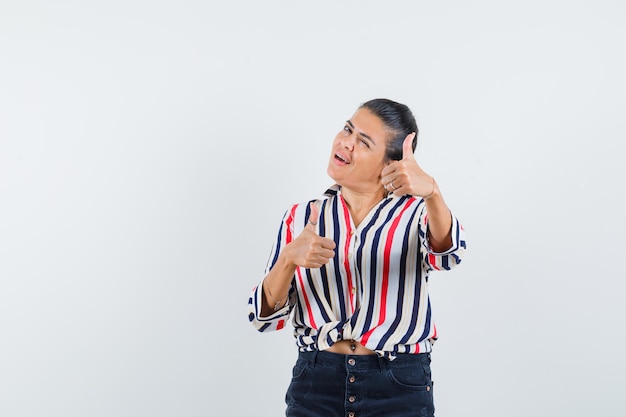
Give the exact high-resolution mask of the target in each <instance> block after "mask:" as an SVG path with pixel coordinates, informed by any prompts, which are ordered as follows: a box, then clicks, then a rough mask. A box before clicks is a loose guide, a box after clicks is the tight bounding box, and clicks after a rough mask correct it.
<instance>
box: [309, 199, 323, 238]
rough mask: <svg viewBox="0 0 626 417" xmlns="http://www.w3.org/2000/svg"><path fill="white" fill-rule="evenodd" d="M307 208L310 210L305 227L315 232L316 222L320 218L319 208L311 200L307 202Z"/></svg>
mask: <svg viewBox="0 0 626 417" xmlns="http://www.w3.org/2000/svg"><path fill="white" fill-rule="evenodd" d="M309 208H310V209H311V212H310V213H309V221H308V222H307V224H306V228H307V229H309V230H310V231H312V232H316V230H317V222H318V221H319V219H320V210H319V209H318V208H317V206H316V205H315V204H313V202H311V203H309Z"/></svg>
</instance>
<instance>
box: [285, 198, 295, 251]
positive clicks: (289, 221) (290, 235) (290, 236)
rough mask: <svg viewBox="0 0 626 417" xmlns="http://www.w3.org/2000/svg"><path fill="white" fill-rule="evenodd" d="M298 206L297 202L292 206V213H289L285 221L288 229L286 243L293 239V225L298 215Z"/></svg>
mask: <svg viewBox="0 0 626 417" xmlns="http://www.w3.org/2000/svg"><path fill="white" fill-rule="evenodd" d="M297 208H298V205H297V204H295V205H294V206H293V207H292V208H291V213H289V217H287V221H286V222H285V224H286V225H287V230H286V231H285V243H291V241H292V240H293V231H292V227H293V226H292V225H293V219H294V217H295V215H296V209H297Z"/></svg>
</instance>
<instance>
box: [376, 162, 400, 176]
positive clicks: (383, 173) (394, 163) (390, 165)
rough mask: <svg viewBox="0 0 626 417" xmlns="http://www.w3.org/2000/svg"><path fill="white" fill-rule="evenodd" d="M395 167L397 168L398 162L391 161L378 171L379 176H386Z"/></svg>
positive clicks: (391, 172) (394, 169)
mask: <svg viewBox="0 0 626 417" xmlns="http://www.w3.org/2000/svg"><path fill="white" fill-rule="evenodd" d="M397 169H398V162H397V161H393V162H391V163H390V164H389V165H387V166H386V167H384V168H383V170H382V171H381V172H380V176H381V177H388V176H389V175H391V174H393V173H394V172H395V171H396V170H397Z"/></svg>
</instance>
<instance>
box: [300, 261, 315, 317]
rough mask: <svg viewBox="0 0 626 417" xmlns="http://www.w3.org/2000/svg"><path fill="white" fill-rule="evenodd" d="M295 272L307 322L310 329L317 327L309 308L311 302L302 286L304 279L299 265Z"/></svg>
mask: <svg viewBox="0 0 626 417" xmlns="http://www.w3.org/2000/svg"><path fill="white" fill-rule="evenodd" d="M296 274H297V275H298V281H299V282H300V287H301V288H302V297H303V298H304V304H305V306H306V312H307V314H308V316H309V323H310V324H311V328H312V329H317V326H316V325H315V319H314V318H313V311H312V310H311V303H310V302H309V297H307V295H306V293H307V291H306V288H305V287H304V279H302V271H301V268H300V267H297V268H296Z"/></svg>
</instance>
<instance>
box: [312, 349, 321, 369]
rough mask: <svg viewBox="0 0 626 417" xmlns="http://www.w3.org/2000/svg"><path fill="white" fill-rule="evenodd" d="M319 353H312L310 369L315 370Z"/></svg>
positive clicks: (317, 351) (315, 351)
mask: <svg viewBox="0 0 626 417" xmlns="http://www.w3.org/2000/svg"><path fill="white" fill-rule="evenodd" d="M319 352H320V351H319V350H317V349H315V350H314V351H313V358H312V359H311V365H312V366H311V367H312V368H315V365H316V363H317V354H318V353H319Z"/></svg>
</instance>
